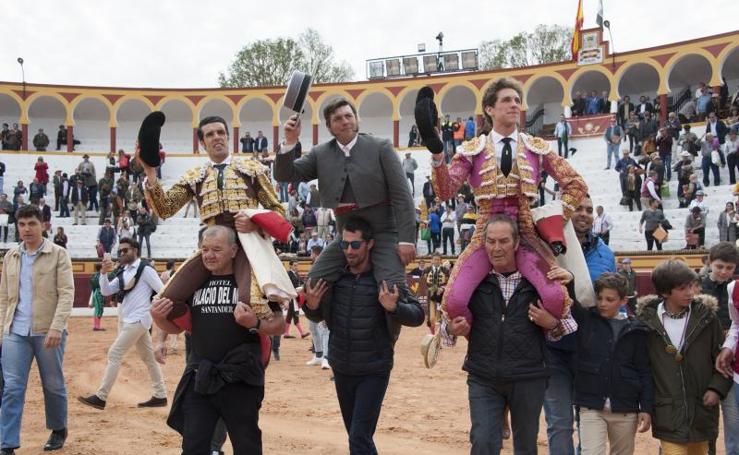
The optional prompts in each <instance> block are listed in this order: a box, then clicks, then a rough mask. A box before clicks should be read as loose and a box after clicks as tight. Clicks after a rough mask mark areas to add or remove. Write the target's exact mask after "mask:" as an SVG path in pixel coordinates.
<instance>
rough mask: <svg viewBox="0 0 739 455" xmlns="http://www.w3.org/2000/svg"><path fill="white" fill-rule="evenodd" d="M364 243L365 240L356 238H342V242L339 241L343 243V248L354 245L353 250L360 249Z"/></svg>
mask: <svg viewBox="0 0 739 455" xmlns="http://www.w3.org/2000/svg"><path fill="white" fill-rule="evenodd" d="M362 243H364V240H354V241H351V242H347V241H345V240H342V241H341V242H339V245H341V249H342V250H345V249H347V248H348V247H350V246H351V247H352V249H353V250H358V249H359V248H360V247H361V246H362Z"/></svg>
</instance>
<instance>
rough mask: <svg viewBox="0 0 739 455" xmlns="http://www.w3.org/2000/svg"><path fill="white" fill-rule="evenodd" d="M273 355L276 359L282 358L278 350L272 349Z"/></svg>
mask: <svg viewBox="0 0 739 455" xmlns="http://www.w3.org/2000/svg"><path fill="white" fill-rule="evenodd" d="M272 357H274V358H275V360H280V353H279V352H277V351H272Z"/></svg>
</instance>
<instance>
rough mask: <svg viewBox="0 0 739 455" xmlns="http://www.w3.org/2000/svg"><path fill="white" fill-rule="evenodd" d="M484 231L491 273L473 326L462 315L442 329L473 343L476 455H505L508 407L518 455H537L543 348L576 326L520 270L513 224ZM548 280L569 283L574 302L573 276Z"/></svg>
mask: <svg viewBox="0 0 739 455" xmlns="http://www.w3.org/2000/svg"><path fill="white" fill-rule="evenodd" d="M484 232H485V234H484V235H485V239H484V241H485V251H486V252H487V255H488V258H489V259H490V263H491V265H492V272H491V273H490V275H488V277H487V278H486V279H485V280H484V281H483V282H482V283H481V284H480V285H479V286H478V287H477V289H476V290H475V292H474V294H473V295H472V299H471V300H470V303H469V309H470V311H471V312H472V315H473V317H474V320H475V323H474V324H473V325H472V326H471V327H470V325H469V323H468V322H467V320H466V319H465V318H464V316H458V317H456V318H454V319H453V320H452V321H451V323H450V324H449V326H448V327H446V328H445V329H444V330H445V331H446V332H447V334H448V335H452V336H467V337H468V339H469V343H468V345H467V357H466V358H465V362H464V366H463V369H464V370H465V371H467V373H468V378H467V385H468V387H469V404H470V418H471V421H472V429H471V431H470V440H471V442H472V450H471V453H472V454H473V455H474V454H498V453H500V450H501V447H502V424H503V413H504V411H505V408H506V406H508V407H509V408H510V412H511V422H512V424H513V425H512V430H513V448H514V451H515V452H516V453H521V454H535V453H537V446H536V439H537V434H538V433H539V416H540V415H541V409H542V405H543V403H544V392H545V390H546V387H547V377H548V376H549V371H548V368H547V364H546V361H545V357H544V351H545V348H544V341H545V338H546V339H549V340H555V339H558V338H559V337H562V336H563V335H565V334H568V333H572V332H574V331H575V330H577V324H576V323H575V321H574V319H572V317H571V316H570V315H569V314H568V316H567V318H565V319H562V320H557V319H556V318H555V317H554V316H552V315H551V314H549V312H547V311H546V310H544V309H543V308H542V307H541V302H540V301H539V295H538V294H537V292H536V289H535V288H534V286H532V285H531V283H529V282H528V281H527V280H526V278H524V277H523V276H522V275H521V273H520V272H519V271H518V269H517V267H516V249H517V248H518V246H519V234H518V225H517V224H516V222H515V221H514V220H512V219H511V218H509V217H507V216H506V215H502V214H497V215H493V216H492V217H491V218H490V220H489V221H488V222H487V224H486V225H485V231H484ZM547 278H549V279H550V280H556V281H560V282H561V283H562V284H563V285H568V284H569V286H568V291H569V293H570V297H572V298H573V299H574V298H575V296H574V290H573V286H572V278H573V277H572V274H571V273H570V272H568V271H567V270H564V269H562V268H560V267H556V266H555V267H553V268H552V269H551V270H550V271H549V273H548V274H547Z"/></svg>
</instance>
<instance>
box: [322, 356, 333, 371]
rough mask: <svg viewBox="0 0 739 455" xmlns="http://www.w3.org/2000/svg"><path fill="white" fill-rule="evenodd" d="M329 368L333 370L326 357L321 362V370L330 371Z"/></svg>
mask: <svg viewBox="0 0 739 455" xmlns="http://www.w3.org/2000/svg"><path fill="white" fill-rule="evenodd" d="M329 368H331V365H329V364H328V359H327V358H326V357H324V358H323V359H322V360H321V369H322V370H328V369H329Z"/></svg>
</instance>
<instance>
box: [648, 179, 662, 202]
mask: <svg viewBox="0 0 739 455" xmlns="http://www.w3.org/2000/svg"><path fill="white" fill-rule="evenodd" d="M646 185H647V191H649V195H650V196H652V199H654V200H657V201H660V202H662V199H660V197H659V196H658V195H657V191H656V189H655V188H654V180H652V179H647V183H646Z"/></svg>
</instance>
